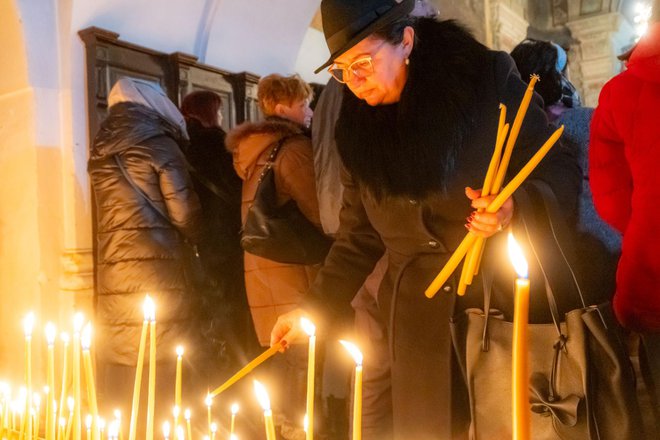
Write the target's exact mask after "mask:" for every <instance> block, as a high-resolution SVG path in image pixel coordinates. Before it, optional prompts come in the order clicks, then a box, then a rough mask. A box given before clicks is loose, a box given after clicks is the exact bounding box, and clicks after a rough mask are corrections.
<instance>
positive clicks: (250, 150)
mask: <svg viewBox="0 0 660 440" xmlns="http://www.w3.org/2000/svg"><path fill="white" fill-rule="evenodd" d="M295 135H300V136H304V132H303V129H302V127H301V126H299V125H298V124H296V123H294V122H291V121H288V120H286V119H282V118H278V117H269V118H266V119H265V120H263V121H261V122H245V123H243V124H241V125H239V126H238V127H236V128H235V129H233V130H232V131H230V132H229V134H228V135H227V139H226V146H227V150H228V151H229V152H230V153H232V155H233V156H234V168H235V169H236V173H237V174H238V176H239V177H240V178H241V179H243V180H246V179H247V178H248V177H249V176H250V175H251V174H252V171H253V170H254V167H255V166H256V165H257V160H258V159H259V158H260V157H261V156H262V155H263V154H264V152H265V150H266V149H267V148H268V147H270V146H271V145H273V143H275V142H277V141H278V140H280V139H281V138H283V137H285V136H295Z"/></svg>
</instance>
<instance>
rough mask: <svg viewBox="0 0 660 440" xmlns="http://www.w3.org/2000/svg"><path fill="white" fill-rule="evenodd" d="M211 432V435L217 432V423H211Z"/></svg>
mask: <svg viewBox="0 0 660 440" xmlns="http://www.w3.org/2000/svg"><path fill="white" fill-rule="evenodd" d="M211 432H212V433H213V434H215V433H216V432H218V424H217V423H215V422H213V423H211Z"/></svg>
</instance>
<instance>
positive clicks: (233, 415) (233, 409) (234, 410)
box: [229, 403, 239, 435]
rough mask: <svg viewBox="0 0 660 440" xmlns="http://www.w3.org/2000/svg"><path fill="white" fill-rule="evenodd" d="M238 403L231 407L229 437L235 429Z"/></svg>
mask: <svg viewBox="0 0 660 440" xmlns="http://www.w3.org/2000/svg"><path fill="white" fill-rule="evenodd" d="M238 409H239V408H238V403H234V404H233V405H232V406H231V424H230V425H229V435H232V434H234V431H235V428H236V414H238Z"/></svg>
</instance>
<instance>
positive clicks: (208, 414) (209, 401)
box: [204, 394, 213, 437]
mask: <svg viewBox="0 0 660 440" xmlns="http://www.w3.org/2000/svg"><path fill="white" fill-rule="evenodd" d="M204 403H205V404H206V419H207V425H208V426H207V428H208V430H209V437H210V436H211V406H212V405H213V397H212V396H211V395H210V394H207V395H206V399H204Z"/></svg>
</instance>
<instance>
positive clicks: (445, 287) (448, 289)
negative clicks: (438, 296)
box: [442, 284, 451, 293]
mask: <svg viewBox="0 0 660 440" xmlns="http://www.w3.org/2000/svg"><path fill="white" fill-rule="evenodd" d="M442 290H443V291H445V292H447V293H449V292H451V286H450V285H449V284H446V285H445V286H444V287H443V288H442Z"/></svg>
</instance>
